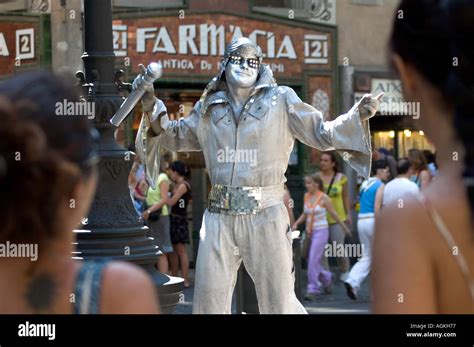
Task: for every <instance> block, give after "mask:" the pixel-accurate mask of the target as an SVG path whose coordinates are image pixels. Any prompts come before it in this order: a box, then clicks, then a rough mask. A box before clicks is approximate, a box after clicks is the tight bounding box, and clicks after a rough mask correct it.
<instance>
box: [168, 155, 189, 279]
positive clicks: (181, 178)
mask: <svg viewBox="0 0 474 347" xmlns="http://www.w3.org/2000/svg"><path fill="white" fill-rule="evenodd" d="M190 174H191V172H190V170H189V168H188V167H187V166H186V164H184V163H183V162H181V161H175V162H173V163H172V164H171V165H170V178H171V180H172V181H173V182H174V183H175V185H174V189H173V195H172V196H171V197H170V198H169V199H168V202H167V203H168V204H169V205H170V206H171V214H170V217H171V229H170V235H171V243H172V244H173V253H170V263H171V274H172V275H173V276H178V269H179V268H181V274H182V276H183V278H184V286H185V287H189V286H190V280H189V259H188V254H187V253H186V247H185V244H187V243H189V230H188V216H187V214H188V204H189V201H190V200H191V183H190V182H189V176H190Z"/></svg>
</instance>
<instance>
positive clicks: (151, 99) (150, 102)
mask: <svg viewBox="0 0 474 347" xmlns="http://www.w3.org/2000/svg"><path fill="white" fill-rule="evenodd" d="M138 70H139V74H138V75H137V77H135V80H134V81H133V83H132V88H133V90H135V89H138V88H145V94H144V95H143V97H142V108H143V112H151V111H153V106H154V105H155V89H154V88H153V86H150V85H147V84H146V83H144V82H143V79H142V76H143V75H144V74H145V73H146V67H145V66H144V65H143V64H138Z"/></svg>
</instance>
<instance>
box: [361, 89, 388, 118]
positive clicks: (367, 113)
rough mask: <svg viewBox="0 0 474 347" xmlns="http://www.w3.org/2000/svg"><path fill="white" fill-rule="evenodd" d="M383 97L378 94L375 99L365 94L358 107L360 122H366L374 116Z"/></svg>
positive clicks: (381, 94)
mask: <svg viewBox="0 0 474 347" xmlns="http://www.w3.org/2000/svg"><path fill="white" fill-rule="evenodd" d="M383 95H384V93H380V94H379V95H377V96H376V97H373V96H372V94H365V95H364V96H363V97H362V99H361V100H360V101H359V105H358V108H359V114H360V119H361V120H367V119H369V118H371V117H373V116H375V113H377V109H378V108H379V104H380V100H381V99H382V96H383Z"/></svg>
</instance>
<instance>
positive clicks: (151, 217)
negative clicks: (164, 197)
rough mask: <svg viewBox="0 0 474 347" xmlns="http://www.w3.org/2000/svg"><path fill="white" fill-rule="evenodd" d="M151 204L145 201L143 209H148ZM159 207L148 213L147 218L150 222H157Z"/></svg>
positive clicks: (159, 213) (159, 212)
mask: <svg viewBox="0 0 474 347" xmlns="http://www.w3.org/2000/svg"><path fill="white" fill-rule="evenodd" d="M150 207H151V206H148V204H146V203H145V211H146V210H148V209H149V208H150ZM160 215H161V208H160V209H159V210H156V211H153V212H152V213H150V214H149V215H148V220H149V221H151V222H157V221H158V220H159V219H160Z"/></svg>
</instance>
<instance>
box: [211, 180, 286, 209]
mask: <svg viewBox="0 0 474 347" xmlns="http://www.w3.org/2000/svg"><path fill="white" fill-rule="evenodd" d="M284 193H285V191H284V187H283V185H276V186H267V187H231V186H225V185H221V184H214V185H213V186H212V188H211V192H210V193H209V197H208V203H207V210H208V211H209V212H213V213H224V214H231V215H245V214H256V213H258V212H260V211H262V210H263V209H265V208H267V207H270V206H273V205H276V204H277V203H279V202H281V201H282V200H283V196H284Z"/></svg>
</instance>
